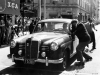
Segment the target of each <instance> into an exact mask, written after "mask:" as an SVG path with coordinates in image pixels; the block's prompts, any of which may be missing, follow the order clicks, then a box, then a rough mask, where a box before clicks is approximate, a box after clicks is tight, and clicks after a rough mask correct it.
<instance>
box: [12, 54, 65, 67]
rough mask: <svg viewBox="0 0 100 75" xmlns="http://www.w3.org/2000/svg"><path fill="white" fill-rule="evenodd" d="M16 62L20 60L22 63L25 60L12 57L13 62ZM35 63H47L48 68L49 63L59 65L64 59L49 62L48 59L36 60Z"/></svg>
mask: <svg viewBox="0 0 100 75" xmlns="http://www.w3.org/2000/svg"><path fill="white" fill-rule="evenodd" d="M14 60H20V61H24V58H16V57H14V56H13V55H12V61H14ZM34 62H40V63H46V66H48V64H49V63H52V64H59V63H62V62H63V58H61V59H57V60H49V59H48V58H47V57H46V59H37V60H34Z"/></svg>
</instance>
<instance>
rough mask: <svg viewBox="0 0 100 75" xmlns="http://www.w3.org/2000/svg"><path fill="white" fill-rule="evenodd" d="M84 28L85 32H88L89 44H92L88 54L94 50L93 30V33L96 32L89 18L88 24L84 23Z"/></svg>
mask: <svg viewBox="0 0 100 75" xmlns="http://www.w3.org/2000/svg"><path fill="white" fill-rule="evenodd" d="M85 27H86V29H87V31H88V33H89V35H90V37H91V41H90V43H91V42H92V44H93V46H92V49H91V50H90V52H91V51H93V50H94V49H96V42H95V33H94V31H93V29H94V30H95V31H97V30H96V29H95V26H94V23H93V20H92V19H91V18H89V19H88V22H87V23H85Z"/></svg>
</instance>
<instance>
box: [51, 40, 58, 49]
mask: <svg viewBox="0 0 100 75" xmlns="http://www.w3.org/2000/svg"><path fill="white" fill-rule="evenodd" d="M57 49H58V44H57V43H55V42H53V43H51V50H53V51H56V50H57Z"/></svg>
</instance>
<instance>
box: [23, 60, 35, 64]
mask: <svg viewBox="0 0 100 75" xmlns="http://www.w3.org/2000/svg"><path fill="white" fill-rule="evenodd" d="M24 62H25V63H26V64H34V63H35V61H34V60H33V59H25V60H24Z"/></svg>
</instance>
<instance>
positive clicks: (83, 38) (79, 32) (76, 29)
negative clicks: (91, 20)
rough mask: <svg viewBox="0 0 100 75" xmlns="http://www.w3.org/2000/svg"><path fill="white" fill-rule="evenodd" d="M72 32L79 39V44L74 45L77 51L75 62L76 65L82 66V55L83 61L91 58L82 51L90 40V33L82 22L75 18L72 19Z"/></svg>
mask: <svg viewBox="0 0 100 75" xmlns="http://www.w3.org/2000/svg"><path fill="white" fill-rule="evenodd" d="M71 24H72V31H71V32H72V34H74V35H76V36H77V37H78V39H79V44H78V46H77V47H76V51H77V57H76V58H77V61H78V62H77V63H76V66H84V61H83V57H84V58H85V61H89V60H92V57H91V56H89V55H87V54H86V53H85V52H84V49H85V46H86V45H87V44H88V43H89V42H90V35H89V34H88V32H87V30H86V28H85V26H84V25H83V24H82V23H78V20H77V19H73V20H72V22H71Z"/></svg>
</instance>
